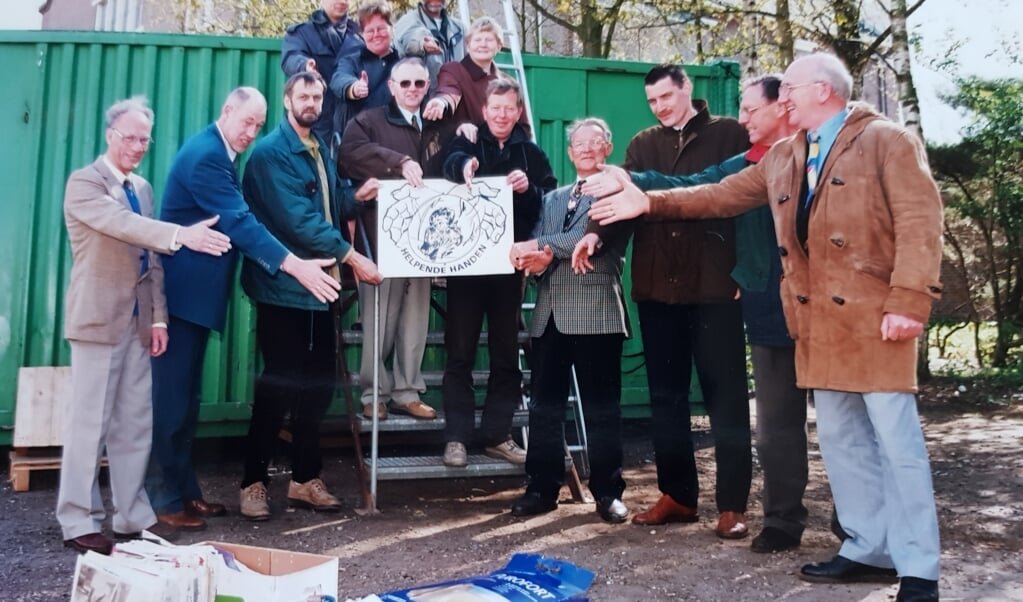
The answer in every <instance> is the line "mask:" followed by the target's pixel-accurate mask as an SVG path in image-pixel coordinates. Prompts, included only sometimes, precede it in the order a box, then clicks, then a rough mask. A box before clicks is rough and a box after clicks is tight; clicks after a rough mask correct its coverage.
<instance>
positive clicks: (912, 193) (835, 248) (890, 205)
mask: <svg viewBox="0 0 1023 602" xmlns="http://www.w3.org/2000/svg"><path fill="white" fill-rule="evenodd" d="M851 90H852V77H851V76H850V74H849V71H848V69H847V68H846V67H845V65H843V64H842V62H841V61H839V60H838V58H836V57H835V56H834V55H830V54H812V55H809V56H806V57H802V58H800V59H797V60H796V61H794V62H793V63H792V65H790V66H789V68H788V70H786V71H785V75H784V77H783V78H782V84H781V89H780V95H779V103H781V104H782V105H783V106H784V107H785V109H786V111H787V113H788V119H789V123H790V124H791V125H792V126H795V127H796V128H798V130H799V131H798V132H797V133H796V134H795V135H794V136H792V137H789V138H786V139H785V140H782V141H781V142H779V143H778V144H775V145H774V146H773V147H772V148H771V150H770V151H768V153H767V154H766V155H765V156H764V158H763V160H762V161H760V163H758V164H757V165H755V166H753V167H750V168H748V169H746V170H744V171H742V172H741V173H738V174H736V175H734V176H731V177H729V178H726V179H725V180H723V181H722V182H721V183H720V184H718V185H711V186H702V187H698V188H689V189H673V190H669V191H660V192H651V193H648V194H647V195H644V194H643V193H642V192H640V191H639V190H638V189H637V188H636V187H635V186H633V185H632V184H631V183H626V184H624V186H625V189H624V190H623V192H622V193H620V194H617V195H614V196H612V197H608V198H607V199H604V200H602V201H600V202H598V203H595V204H594V205H593V207H592V208H591V209H590V217H591V218H592V219H596V220H600V222H601V223H602V224H605V223H611V222H614V221H616V220H619V219H628V218H631V217H634V216H637V215H642V214H644V213H649V214H651V215H653V216H656V217H658V218H673V219H681V218H695V217H721V216H728V215H736V214H739V213H742V212H743V211H746V210H747V209H751V208H753V207H757V206H761V205H770V207H771V211H772V213H773V215H774V219H775V224H776V232H777V234H778V245H779V246H778V251H779V253H780V254H781V257H782V267H783V270H784V274H785V278H784V280H782V284H781V297H782V306H783V308H784V310H785V317H786V322H787V323H788V327H789V331H790V332H791V333H792V335H793V338H794V339H795V341H796V375H797V378H798V382H799V384H800V386H803V387H806V388H809V389H813V390H814V400H815V402H816V406H815V407H816V410H817V435H818V438H819V440H820V448H821V456H822V457H823V458H824V466H825V467H826V468H827V471H828V479H829V480H830V482H831V493H832V495H833V496H834V498H835V507H836V510H837V513H838V519H839V521H840V522H841V524H842V528H843V529H845V531H846V532H847V533H848V534H849V537H848V538H847V539H846V540H845V541H844V542H843V543H842V547H841V548H840V549H839V551H838V554H836V555H835V556H834V557H833V558H832V559H830V560H828V561H826V562H818V563H813V564H807V565H805V566H803V567H802V569H801V571H800V578H802V579H804V580H806V581H811V582H815V583H849V582H855V581H879V582H889V581H893V580H894V579H895V578H896V574H897V575H898V577H899V578H900V580H901V583H900V587H899V593H898V596H897V597H896V601H897V602H930V601H936V600H938V573H939V558H940V553H941V550H940V546H939V543H938V520H937V511H936V509H935V504H934V490H933V485H932V482H931V469H930V462H929V461H928V458H927V448H926V446H925V444H924V437H923V432H922V430H921V428H920V417H919V415H918V414H917V409H916V396H915V392H916V390H917V382H916V354H917V340H916V339H917V337H918V336H920V334H921V333H922V332H923V330H924V324H926V322H927V319H928V318H929V316H930V310H931V302H932V301H933V300H934V299H937V298H939V297H940V296H941V283H940V282H939V280H938V278H939V272H940V265H941V232H942V208H941V195H940V193H939V192H938V188H937V186H936V185H935V183H934V180H933V179H932V178H931V175H930V171H929V169H928V167H927V155H926V153H925V152H924V147H923V144H922V142H921V141H920V140H919V139H918V138H917V137H915V136H914V135H913V134H911V133H909V132H907V131H906V130H905V129H903V128H901V127H899V126H898V125H896V124H894V123H891V122H890V121H888V120H887V119H885V118H884V117H882V116H881V115H878V114H877V112H875V111H874V110H873V109H872V108H871V107H869V106H867V105H864V104H862V103H849V97H850V93H851ZM815 146H816V147H817V148H816V149H815V148H814V147H815Z"/></svg>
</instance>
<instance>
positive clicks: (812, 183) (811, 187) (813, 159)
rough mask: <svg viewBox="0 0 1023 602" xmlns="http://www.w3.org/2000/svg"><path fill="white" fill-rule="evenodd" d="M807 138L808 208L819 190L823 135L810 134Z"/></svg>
mask: <svg viewBox="0 0 1023 602" xmlns="http://www.w3.org/2000/svg"><path fill="white" fill-rule="evenodd" d="M807 138H808V139H809V141H810V146H809V148H808V149H807V151H806V206H807V207H809V206H810V203H811V202H812V201H813V193H814V192H816V190H817V176H818V169H819V166H818V165H817V163H818V159H819V158H820V154H821V135H820V134H818V133H817V132H810V133H809V135H808V136H807Z"/></svg>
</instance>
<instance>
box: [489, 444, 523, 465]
mask: <svg viewBox="0 0 1023 602" xmlns="http://www.w3.org/2000/svg"><path fill="white" fill-rule="evenodd" d="M483 453H485V454H487V455H488V456H490V457H491V458H496V459H498V460H504V461H505V462H511V463H512V464H525V463H526V450H524V449H522V448H521V447H519V446H518V444H517V443H515V441H513V440H512V439H508V440H507V441H504V442H502V443H499V444H497V445H495V446H493V447H487V448H484V449H483Z"/></svg>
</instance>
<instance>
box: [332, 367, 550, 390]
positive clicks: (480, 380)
mask: <svg viewBox="0 0 1023 602" xmlns="http://www.w3.org/2000/svg"><path fill="white" fill-rule="evenodd" d="M422 374H423V382H425V383H426V386H427V387H439V386H440V385H441V382H442V381H443V380H444V371H443V370H423V372H422ZM530 374H531V373H530V371H529V370H523V371H522V386H524V387H526V388H527V389H528V387H529V381H530ZM351 379H352V386H353V387H358V386H359V382H360V380H361V378H360V375H359V373H358V372H357V371H353V372H352V373H351ZM489 379H490V370H473V371H472V386H474V387H485V386H487V380H489Z"/></svg>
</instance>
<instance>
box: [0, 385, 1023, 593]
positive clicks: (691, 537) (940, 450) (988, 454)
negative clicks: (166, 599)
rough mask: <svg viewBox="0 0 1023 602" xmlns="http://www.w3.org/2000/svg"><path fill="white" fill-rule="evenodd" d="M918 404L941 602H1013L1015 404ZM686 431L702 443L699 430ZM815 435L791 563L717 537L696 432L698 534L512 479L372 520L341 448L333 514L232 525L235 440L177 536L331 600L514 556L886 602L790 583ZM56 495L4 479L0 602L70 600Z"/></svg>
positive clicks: (680, 581) (1022, 582)
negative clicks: (523, 497)
mask: <svg viewBox="0 0 1023 602" xmlns="http://www.w3.org/2000/svg"><path fill="white" fill-rule="evenodd" d="M921 402H922V403H921V412H922V414H923V416H924V421H925V424H926V426H925V432H926V434H927V438H928V443H929V446H930V452H931V459H932V467H933V470H934V475H935V489H936V495H937V498H938V509H939V518H940V521H941V528H942V549H943V555H942V570H943V574H942V578H941V589H942V598H943V599H944V600H971V601H972V600H1019V601H1023V552H1021V548H1023V546H1021V543H1020V542H1021V538H1023V520H1021V519H1023V457H1021V455H1020V443H1021V441H1023V394H1021V393H1019V392H1018V389H1006V388H1002V389H1000V390H999V389H990V388H983V387H980V388H973V386H972V385H967V386H965V387H961V386H960V385H959V384H958V383H955V382H952V381H941V382H938V383H937V384H936V385H932V386H929V387H927V388H926V389H925V390H924V393H923V394H922V396H921ZM696 426H697V428H701V429H704V431H705V429H706V423H705V422H704V421H703V419H698V420H697V425H696ZM812 428H813V425H812V423H811V435H812V436H811V440H812V441H813V442H814V443H813V444H812V449H811V452H810V460H811V482H810V486H809V489H808V491H807V496H806V500H807V505H808V506H809V508H810V522H809V526H808V528H807V531H806V533H805V534H804V537H803V543H802V546H801V547H800V548H799V549H797V550H795V551H791V552H784V553H778V554H766V555H764V554H754V553H752V552H750V550H749V540H748V539H746V540H740V541H724V540H720V539H718V538H717V537H715V536H714V534H713V531H712V528H713V526H714V521H715V520H716V512H715V511H714V504H713V492H712V489H711V485H712V483H713V481H714V463H713V452H712V449H711V448H710V447H709V438H708V437H707V435H706V433H705V432H704V433H703V434H702V436H701V444H700V449H699V451H698V464H699V469H700V473H701V474H700V482H701V484H702V485H703V486H704V489H705V490H704V492H703V494H702V496H701V505H702V507H701V510H700V515H701V520H700V522H699V523H697V524H691V525H681V524H677V525H668V526H664V527H655V528H649V527H647V528H644V527H639V526H635V525H632V524H629V523H627V524H623V525H608V524H605V523H603V522H601V521H600V520H599V518H598V517H597V516H596V514H595V512H594V508H593V505H592V504H576V503H571V501H570V500H568V499H567V498H568V492H567V489H566V490H565V491H563V500H562V501H563V502H564V503H562V505H561V507H560V508H559V509H558V510H557V511H556V512H553V513H550V514H547V515H543V516H540V517H535V518H531V519H528V520H520V519H515V518H513V517H511V516H510V515H509V514H508V507H509V505H510V504H511V502H512V500H514V499H515V498H516V497H517V496H518V495H519V494H520V493H521V488H522V485H523V482H522V479H521V478H500V479H493V478H478V479H454V480H420V481H386V482H381V483H380V487H379V492H378V506H379V509H380V512H379V513H378V514H374V515H362V514H361V513H359V512H356V509H355V505H356V504H357V503H358V502H359V492H358V486H357V484H356V482H355V479H354V476H353V475H354V473H353V471H352V468H351V467H352V461H351V452H350V450H349V449H345V448H335V449H332V450H329V451H328V452H327V458H326V469H325V471H324V476H325V480H326V482H327V484H328V486H329V487H331V488H332V489H333V490H334V491H335V492H336V493H338V494H339V495H340V496H341V497H342V498H343V500H344V502H345V508H344V509H343V510H342V511H341V512H340V513H338V514H315V513H312V512H309V511H289V510H287V509H285V507H284V496H285V494H286V489H287V480H288V477H287V475H286V474H281V475H278V476H275V477H274V479H273V482H272V484H271V496H272V500H271V504H272V507H273V508H274V511H275V516H274V519H273V520H272V521H269V522H266V523H262V524H258V523H248V522H244V521H241V520H239V519H238V518H237V504H238V494H237V492H238V482H237V481H238V478H239V477H240V474H241V463H240V459H239V455H238V443H239V440H236V439H234V440H230V439H229V440H221V441H216V442H211V441H207V442H203V444H202V447H201V449H200V450H199V452H200V454H199V461H198V465H199V469H200V476H201V480H202V484H203V487H204V491H205V492H206V495H207V499H210V500H215V501H220V500H222V501H224V502H226V503H227V504H228V506H229V509H230V510H231V511H232V512H233V516H232V515H229V516H227V517H224V518H219V519H212V520H211V521H210V527H209V529H208V530H207V531H205V532H203V533H197V534H184V535H183V536H182V538H181V539H180V540H179V543H191V542H197V541H203V540H222V541H229V542H235V543H245V544H252V545H260V546H268V547H276V548H284V549H288V550H299V551H308V552H316V553H321V554H331V555H336V556H338V557H339V558H340V572H339V575H338V581H339V584H340V592H341V599H342V600H343V599H344V598H345V597H346V596H351V597H357V596H363V595H366V594H370V593H374V592H384V591H388V590H392V589H400V588H405V587H411V586H413V585H419V584H427V583H431V582H436V581H443V580H447V579H453V578H457V577H462V576H469V575H476V574H483V573H488V572H490V571H492V570H494V569H497V568H500V567H501V566H503V565H504V563H505V562H506V561H507V560H508V559H509V558H510V557H511V556H512V555H513V554H514V553H516V552H533V553H543V554H545V555H548V556H553V557H556V558H561V559H565V560H569V561H571V562H574V563H576V564H578V565H580V566H583V567H586V568H588V569H590V570H592V571H594V572H595V573H596V575H597V577H596V579H595V581H594V583H593V585H592V586H591V588H590V590H589V597H590V599H591V600H594V601H622V602H638V601H662V600H664V601H680V600H693V601H701V602H703V601H706V602H712V601H722V602H725V601H727V602H732V601H747V600H749V601H755V600H794V601H819V600H839V601H842V600H849V601H853V600H856V601H867V602H881V601H886V600H892V599H893V598H894V595H895V590H896V586H880V585H871V584H859V585H849V586H829V585H812V584H808V583H804V582H802V581H800V580H799V579H798V578H797V576H796V575H797V573H798V569H799V567H800V566H801V565H802V564H804V563H807V562H812V561H816V560H823V559H827V558H830V557H831V555H832V554H834V552H835V551H836V549H837V540H836V539H835V538H834V537H833V536H832V535H831V534H830V532H829V531H828V516H829V512H830V494H829V493H828V489H827V484H826V481H825V478H824V473H823V466H822V464H821V461H820V455H819V453H818V452H817V450H816V446H815V435H813V433H812ZM626 434H627V436H626V439H627V462H626V464H627V469H626V479H627V481H628V483H629V487H628V489H627V491H626V493H625V502H626V504H627V505H629V507H630V509H631V510H633V512H636V511H639V510H642V509H645V508H646V507H648V506H649V505H650V504H652V503H653V501H655V500H656V498H657V495H658V492H657V487H656V476H655V473H654V465H653V454H652V451H651V447H650V444H649V441H648V439H647V437H646V424H644V423H643V422H641V421H630V422H629V423H628V425H627V428H626ZM755 470H756V472H755V473H754V486H753V492H752V494H751V497H750V511H749V515H748V516H749V518H750V522H751V530H752V531H753V532H754V533H756V532H757V531H759V528H760V526H761V525H760V505H759V501H760V485H761V479H760V475H759V467H756V469H755ZM105 493H106V492H105ZM56 496H57V478H56V473H55V472H49V473H47V472H37V473H34V474H33V476H32V490H31V491H29V492H26V493H13V492H12V491H11V488H10V485H9V483H7V479H6V478H4V479H3V485H2V486H0V508H3V512H2V513H0V533H3V534H4V537H3V542H4V543H3V545H2V546H0V550H2V551H0V557H2V562H0V602H6V601H21V600H66V599H68V598H69V596H70V589H71V576H72V573H73V571H74V562H75V555H74V554H73V553H72V552H71V551H69V550H66V549H65V548H63V547H62V544H61V536H60V530H59V528H58V526H57V523H56V520H55V519H54V516H53V507H54V504H55V502H56Z"/></svg>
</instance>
